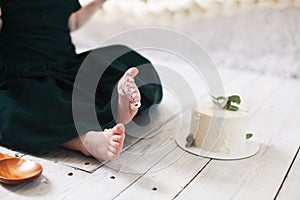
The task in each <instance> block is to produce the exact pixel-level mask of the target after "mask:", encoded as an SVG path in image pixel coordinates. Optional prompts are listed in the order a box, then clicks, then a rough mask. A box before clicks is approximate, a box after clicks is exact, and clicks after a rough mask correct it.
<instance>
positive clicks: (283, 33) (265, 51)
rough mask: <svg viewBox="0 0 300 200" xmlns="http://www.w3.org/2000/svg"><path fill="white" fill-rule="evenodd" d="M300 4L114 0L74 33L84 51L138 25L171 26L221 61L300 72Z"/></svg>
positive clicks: (295, 75) (298, 74)
mask: <svg viewBox="0 0 300 200" xmlns="http://www.w3.org/2000/svg"><path fill="white" fill-rule="evenodd" d="M89 1H90V0H81V1H80V2H81V4H82V5H84V4H86V3H88V2H89ZM255 2H256V3H255ZM299 5H300V3H299V1H298V0H276V1H275V0H274V1H273V0H264V1H262V0H258V1H256V0H239V1H237V0H148V1H146V0H110V1H108V2H107V3H105V4H104V7H103V9H102V10H99V12H97V13H96V14H95V15H94V16H93V18H92V19H91V20H90V21H89V23H88V24H86V25H85V27H83V28H82V29H80V30H78V31H77V32H75V33H73V35H72V36H73V41H74V43H75V45H76V47H77V51H78V52H82V51H86V50H90V49H92V48H95V47H99V45H101V43H102V42H103V41H104V40H106V39H107V38H109V37H111V36H113V35H115V34H118V33H120V32H122V31H126V30H130V29H133V28H137V27H149V26H155V27H157V26H159V27H165V28H171V29H174V30H176V31H179V32H182V33H184V34H186V35H187V36H190V37H191V38H193V39H194V40H196V41H197V42H198V43H199V44H200V45H202V46H203V47H204V48H205V49H206V50H207V52H208V53H209V55H210V56H211V58H212V60H213V61H214V63H215V64H216V66H217V67H220V68H222V67H227V68H239V69H243V70H250V71H256V72H259V73H269V74H276V75H279V76H283V77H290V78H300V34H299V33H300V7H299ZM137 39H139V38H137ZM158 56H159V55H158ZM161 59H166V58H165V57H162V58H161Z"/></svg>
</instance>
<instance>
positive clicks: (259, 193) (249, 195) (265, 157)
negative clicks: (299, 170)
mask: <svg viewBox="0 0 300 200" xmlns="http://www.w3.org/2000/svg"><path fill="white" fill-rule="evenodd" d="M264 79H265V78H264ZM266 83H268V84H267V88H266V87H265V84H263V85H261V86H260V90H261V91H262V92H261V94H265V93H266V94H268V92H267V91H271V88H272V85H273V84H274V87H273V92H270V94H269V95H267V96H264V97H263V98H264V99H265V100H264V101H263V102H261V105H260V106H255V107H256V108H257V109H256V112H255V113H252V116H251V119H250V122H251V123H250V126H251V127H253V131H254V134H255V137H256V138H255V139H256V140H257V141H259V142H260V143H261V149H260V151H259V153H258V154H257V155H255V156H254V157H251V158H248V159H244V160H240V161H231V162H230V161H229V162H228V161H218V160H212V161H211V162H210V163H209V165H208V166H207V167H206V168H205V169H204V170H203V171H202V173H201V174H199V176H198V177H197V178H196V179H195V180H194V181H193V182H192V183H191V184H190V185H189V186H188V187H187V188H186V189H185V190H184V191H183V192H182V193H181V194H180V195H179V196H178V198H177V199H192V198H193V197H199V198H203V199H273V198H274V197H275V195H276V193H277V191H278V189H279V187H280V185H281V182H282V180H283V179H284V176H285V174H286V172H287V170H288V168H289V165H290V164H291V161H292V159H293V156H294V155H295V152H296V150H297V149H298V147H297V145H296V142H295V141H294V142H292V140H295V139H297V138H298V136H297V135H295V128H296V124H295V122H296V119H297V118H293V117H292V116H291V113H293V110H294V106H295V105H296V104H297V102H298V101H299V99H298V98H299V95H296V96H295V97H294V98H288V99H287V98H286V97H287V96H290V95H291V93H290V92H291V91H292V90H293V88H295V87H296V85H295V84H294V83H292V82H289V81H284V80H277V79H275V78H274V80H273V82H272V81H271V80H269V81H268V82H267V81H266ZM278 83H280V84H279V85H278ZM255 85H256V84H255V83H254V84H253V87H255ZM257 89H258V88H257ZM249 95H250V94H249ZM249 95H248V96H246V98H247V99H249V100H250V99H251V100H250V102H252V105H254V104H255V99H263V98H262V96H256V97H255V94H252V96H249ZM270 99H272V100H270ZM282 102H284V103H285V104H286V105H289V106H287V107H282V106H281V103H282ZM250 108H251V107H250ZM250 108H249V109H250ZM291 118H292V120H291ZM287 137H288V138H287ZM298 141H299V140H298Z"/></svg>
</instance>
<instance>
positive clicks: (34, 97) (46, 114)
mask: <svg viewBox="0 0 300 200" xmlns="http://www.w3.org/2000/svg"><path fill="white" fill-rule="evenodd" d="M104 2H105V1H104V0H94V1H91V2H90V3H88V4H87V5H85V6H84V7H81V5H80V4H79V2H78V0H65V1H61V0H43V1H36V0H26V1H24V0H14V1H9V0H0V6H1V10H0V16H1V19H0V30H1V32H0V122H1V123H0V144H1V145H4V146H8V147H14V148H18V149H23V150H26V151H29V152H32V153H42V152H45V151H48V150H51V149H52V148H55V147H57V146H63V147H65V148H68V149H72V150H76V151H80V152H82V153H83V154H85V155H87V156H93V157H95V158H98V159H102V160H111V159H115V158H117V157H118V156H119V154H120V152H121V150H122V147H123V142H124V138H125V127H124V124H127V123H128V122H130V121H131V120H132V119H133V118H134V117H135V116H136V114H137V113H140V112H142V111H146V110H148V109H149V108H150V107H151V106H152V105H153V104H157V103H159V102H160V101H161V98H162V88H161V85H160V84H148V85H143V80H139V84H141V85H142V86H141V87H140V88H138V87H137V84H136V81H135V78H136V76H138V73H139V70H145V71H146V74H147V76H149V77H150V78H151V80H153V82H154V83H160V80H159V77H158V74H157V72H156V71H155V69H154V67H153V66H152V65H151V63H150V62H149V61H148V60H147V59H146V58H144V57H142V56H141V55H139V54H138V53H137V52H135V51H133V50H132V49H130V48H128V47H125V46H122V45H114V46H108V47H103V48H101V49H100V54H99V61H98V64H99V67H101V66H106V65H105V64H106V62H105V61H106V58H107V57H109V56H110V55H111V52H124V49H125V50H126V52H128V53H126V54H124V55H122V54H121V55H122V56H120V57H119V58H117V59H115V60H114V62H113V63H111V64H110V65H109V67H108V69H106V71H105V73H104V74H103V76H102V77H101V79H100V83H99V85H98V88H97V93H96V96H95V98H96V99H95V104H96V113H97V117H98V121H99V123H100V125H101V127H102V128H103V129H104V131H99V130H93V129H92V128H90V129H89V128H87V129H86V132H84V133H77V131H76V128H75V125H74V121H73V116H72V90H73V84H74V81H75V78H76V75H77V72H78V70H79V67H80V65H81V63H82V62H83V60H84V59H85V58H86V56H87V55H88V54H89V53H90V52H84V53H81V54H76V52H75V48H74V46H73V44H72V42H71V38H70V32H71V31H75V30H77V29H79V28H81V27H82V26H83V25H84V24H85V23H86V22H87V21H88V20H89V19H90V17H91V16H92V15H93V14H94V13H95V12H96V11H97V10H98V9H99V8H101V6H102V5H103V3H104ZM139 66H140V67H139ZM115 86H117V91H118V94H117V105H116V106H117V116H116V119H115V118H114V117H113V115H112V111H111V108H110V105H111V97H112V95H113V89H114V87H115ZM87 126H88V125H87ZM78 134H79V135H78Z"/></svg>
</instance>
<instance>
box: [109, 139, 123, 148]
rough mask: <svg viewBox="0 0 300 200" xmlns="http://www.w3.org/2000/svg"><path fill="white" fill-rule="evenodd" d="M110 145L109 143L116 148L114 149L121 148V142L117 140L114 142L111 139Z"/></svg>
mask: <svg viewBox="0 0 300 200" xmlns="http://www.w3.org/2000/svg"><path fill="white" fill-rule="evenodd" d="M110 145H111V146H112V147H114V148H116V149H120V148H121V144H120V143H119V142H114V141H112V142H111V143H110Z"/></svg>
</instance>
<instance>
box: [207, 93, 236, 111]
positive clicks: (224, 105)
mask: <svg viewBox="0 0 300 200" xmlns="http://www.w3.org/2000/svg"><path fill="white" fill-rule="evenodd" d="M211 97H212V101H213V103H214V104H215V105H216V106H218V107H219V108H221V109H226V110H231V111H238V110H239V107H238V106H237V105H239V104H241V98H240V96H238V95H232V96H229V97H223V96H219V97H214V96H212V95H211Z"/></svg>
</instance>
